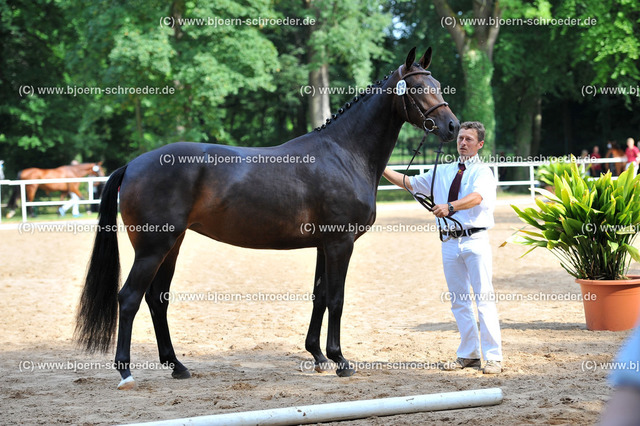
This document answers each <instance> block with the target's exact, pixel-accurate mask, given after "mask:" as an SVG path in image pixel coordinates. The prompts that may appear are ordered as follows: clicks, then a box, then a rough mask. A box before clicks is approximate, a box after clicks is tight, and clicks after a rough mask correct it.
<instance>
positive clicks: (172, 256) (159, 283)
mask: <svg viewBox="0 0 640 426" xmlns="http://www.w3.org/2000/svg"><path fill="white" fill-rule="evenodd" d="M183 239H184V234H182V235H181V236H180V237H178V240H177V241H176V243H175V244H174V245H173V248H172V249H171V251H170V252H169V254H167V257H165V259H164V262H162V265H160V268H159V269H158V272H157V273H156V276H155V278H154V279H153V282H152V283H151V286H150V287H149V289H148V290H147V293H146V295H145V300H146V302H147V305H149V311H150V312H151V319H152V320H153V328H154V329H155V332H156V340H157V341H158V353H159V355H160V362H161V363H162V364H165V365H169V366H171V367H172V368H173V373H171V376H172V377H174V378H176V379H187V378H189V377H191V374H190V373H189V370H188V369H187V368H186V367H185V366H184V365H182V363H180V361H178V359H177V358H176V354H175V351H174V350H173V345H172V344H171V336H170V335H169V324H168V323H167V309H168V308H169V300H170V299H171V298H170V297H168V293H169V288H170V286H171V279H172V278H173V273H174V271H175V268H176V260H177V259H178V253H179V251H180V245H181V244H182V240H183Z"/></svg>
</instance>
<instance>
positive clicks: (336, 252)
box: [324, 234, 356, 377]
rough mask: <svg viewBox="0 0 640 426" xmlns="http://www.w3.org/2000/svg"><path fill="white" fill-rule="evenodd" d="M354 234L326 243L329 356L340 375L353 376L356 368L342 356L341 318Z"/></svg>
mask: <svg viewBox="0 0 640 426" xmlns="http://www.w3.org/2000/svg"><path fill="white" fill-rule="evenodd" d="M353 241H354V236H353V234H343V235H340V236H337V237H336V238H333V239H331V240H330V241H328V242H327V243H325V245H324V253H325V260H326V270H327V272H326V277H327V294H326V298H327V307H328V308H329V329H328V332H327V356H328V357H329V358H330V359H331V360H333V361H334V362H335V363H336V364H337V365H338V368H337V369H336V374H337V375H338V376H340V377H349V376H352V375H353V374H354V373H355V372H356V370H355V369H354V368H352V367H353V366H352V365H351V364H350V363H349V361H347V360H346V359H345V358H344V356H342V349H341V347H340V319H341V317H342V307H343V304H344V282H345V278H346V276H347V269H348V268H349V260H350V259H351V253H352V252H353Z"/></svg>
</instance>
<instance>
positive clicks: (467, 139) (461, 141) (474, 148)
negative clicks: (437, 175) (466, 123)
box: [458, 129, 484, 158]
mask: <svg viewBox="0 0 640 426" xmlns="http://www.w3.org/2000/svg"><path fill="white" fill-rule="evenodd" d="M483 145H484V141H479V140H478V131H477V130H476V129H460V132H459V133H458V154H460V156H462V157H467V158H469V157H473V156H474V155H476V154H477V153H478V150H479V149H480V148H482V146H483Z"/></svg>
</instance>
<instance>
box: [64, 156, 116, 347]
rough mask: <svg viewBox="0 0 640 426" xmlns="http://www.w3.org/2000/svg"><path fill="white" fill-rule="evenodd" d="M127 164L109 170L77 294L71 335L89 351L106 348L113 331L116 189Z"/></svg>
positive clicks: (114, 329)
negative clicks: (82, 281)
mask: <svg viewBox="0 0 640 426" xmlns="http://www.w3.org/2000/svg"><path fill="white" fill-rule="evenodd" d="M126 169H127V166H124V167H120V168H119V169H118V170H116V171H115V172H113V174H112V175H111V177H110V178H109V180H108V181H107V183H106V185H105V187H104V191H103V193H102V201H101V202H100V211H99V215H98V232H97V233H96V240H95V243H94V245H93V253H92V254H91V260H90V262H89V269H88V271H87V279H86V281H85V284H84V289H83V290H82V296H81V297H80V305H79V307H78V314H77V318H76V330H75V338H76V340H77V342H78V343H79V344H80V345H81V346H83V347H84V348H85V349H86V350H88V351H90V352H95V351H100V352H107V351H108V350H109V347H110V346H111V340H112V338H113V335H114V334H115V331H116V324H117V317H118V287H119V285H120V256H119V254H118V234H117V233H116V226H115V225H116V219H117V215H118V189H119V187H120V184H121V183H122V178H123V177H124V173H125V171H126Z"/></svg>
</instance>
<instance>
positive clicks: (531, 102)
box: [513, 96, 537, 180]
mask: <svg viewBox="0 0 640 426" xmlns="http://www.w3.org/2000/svg"><path fill="white" fill-rule="evenodd" d="M536 105H537V99H536V98H535V97H532V96H525V98H524V99H522V102H520V109H519V111H518V120H517V123H518V124H517V126H516V132H515V137H516V144H515V155H516V156H519V157H521V158H522V159H523V161H526V160H527V157H528V156H529V155H531V148H532V147H531V145H532V142H533V128H534V125H535V124H534V123H535V117H536ZM513 178H514V179H515V180H526V179H529V169H528V168H524V167H516V168H515V170H514V176H513Z"/></svg>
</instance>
